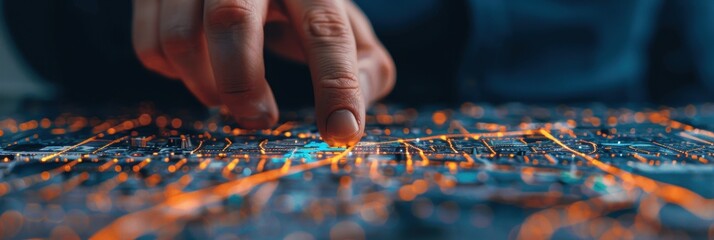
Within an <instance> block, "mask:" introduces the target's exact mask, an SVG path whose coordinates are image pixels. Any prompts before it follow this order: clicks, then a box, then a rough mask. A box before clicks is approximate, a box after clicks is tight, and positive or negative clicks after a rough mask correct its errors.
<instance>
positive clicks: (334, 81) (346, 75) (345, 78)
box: [319, 70, 359, 90]
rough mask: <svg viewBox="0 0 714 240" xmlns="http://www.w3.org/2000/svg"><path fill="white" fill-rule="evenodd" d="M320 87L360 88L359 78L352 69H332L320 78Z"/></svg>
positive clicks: (337, 88)
mask: <svg viewBox="0 0 714 240" xmlns="http://www.w3.org/2000/svg"><path fill="white" fill-rule="evenodd" d="M319 84H320V88H322V89H334V90H358V89H359V79H358V78H357V76H356V75H355V74H354V73H352V72H350V71H343V70H338V71H332V72H331V73H329V74H325V75H324V76H322V77H320V79H319Z"/></svg>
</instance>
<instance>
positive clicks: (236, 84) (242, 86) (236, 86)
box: [218, 81, 255, 95]
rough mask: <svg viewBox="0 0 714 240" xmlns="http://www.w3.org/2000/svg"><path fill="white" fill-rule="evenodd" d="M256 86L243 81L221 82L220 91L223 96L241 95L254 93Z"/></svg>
mask: <svg viewBox="0 0 714 240" xmlns="http://www.w3.org/2000/svg"><path fill="white" fill-rule="evenodd" d="M254 90H255V84H253V83H250V82H242V81H221V82H220V83H219V85H218V91H219V92H220V93H222V94H229V95H241V94H246V93H251V92H254Z"/></svg>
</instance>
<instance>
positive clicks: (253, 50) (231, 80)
mask: <svg viewBox="0 0 714 240" xmlns="http://www.w3.org/2000/svg"><path fill="white" fill-rule="evenodd" d="M268 3H269V1H264V0H261V1H254V0H206V1H205V5H204V29H205V31H206V42H207V45H208V53H209V56H210V57H209V58H210V62H211V66H212V70H213V76H214V78H215V84H216V89H217V90H218V92H219V95H220V98H221V100H222V102H223V104H225V105H226V106H227V107H228V109H229V110H230V112H231V114H232V115H233V116H234V117H235V118H236V121H237V122H238V124H240V125H241V126H242V127H245V128H251V129H261V128H269V127H271V126H272V125H274V124H275V123H276V122H277V120H278V107H277V104H276V103H275V99H274V98H273V93H272V90H271V89H270V86H268V83H267V81H266V80H265V67H264V63H263V39H264V37H263V23H264V21H265V18H266V15H267V10H268Z"/></svg>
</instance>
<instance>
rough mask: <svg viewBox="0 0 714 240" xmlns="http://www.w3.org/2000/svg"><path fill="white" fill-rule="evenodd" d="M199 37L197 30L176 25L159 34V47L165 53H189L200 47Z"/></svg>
mask: <svg viewBox="0 0 714 240" xmlns="http://www.w3.org/2000/svg"><path fill="white" fill-rule="evenodd" d="M201 37H202V36H201V32H200V30H199V29H197V28H193V27H187V26H180V25H177V26H172V27H169V28H168V29H167V30H166V31H164V32H163V33H162V34H161V45H162V46H163V48H164V51H167V52H185V51H191V50H196V49H198V48H199V47H200V44H201Z"/></svg>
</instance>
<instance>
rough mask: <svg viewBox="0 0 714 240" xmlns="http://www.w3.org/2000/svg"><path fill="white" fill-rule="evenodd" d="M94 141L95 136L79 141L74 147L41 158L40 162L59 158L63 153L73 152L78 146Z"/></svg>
mask: <svg viewBox="0 0 714 240" xmlns="http://www.w3.org/2000/svg"><path fill="white" fill-rule="evenodd" d="M95 139H97V136H93V137H90V138H87V139H86V140H84V141H81V142H79V143H77V144H75V145H72V146H70V147H68V148H65V149H62V151H59V152H56V153H53V154H50V155H48V156H45V157H43V158H42V159H40V161H42V162H46V161H47V160H50V159H53V158H56V157H58V156H60V155H62V154H64V153H66V152H69V151H72V150H74V149H75V148H77V147H79V146H82V145H84V144H87V143H88V142H91V141H94V140H95Z"/></svg>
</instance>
